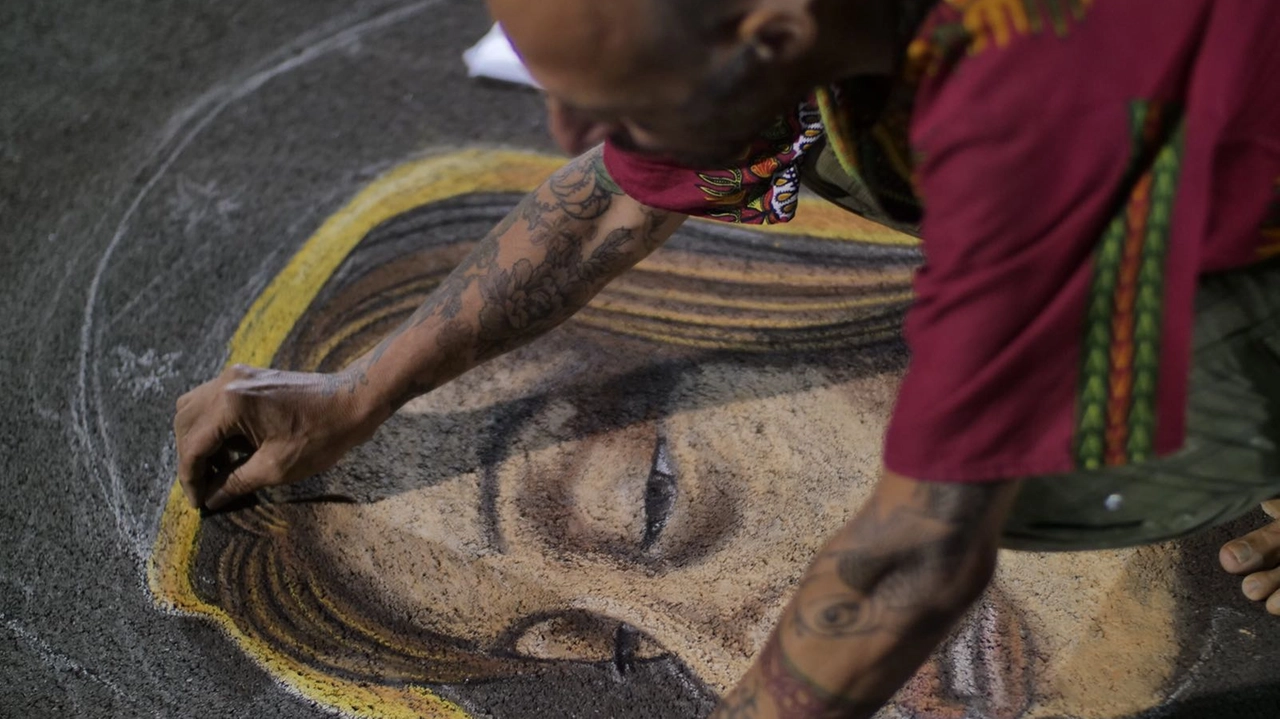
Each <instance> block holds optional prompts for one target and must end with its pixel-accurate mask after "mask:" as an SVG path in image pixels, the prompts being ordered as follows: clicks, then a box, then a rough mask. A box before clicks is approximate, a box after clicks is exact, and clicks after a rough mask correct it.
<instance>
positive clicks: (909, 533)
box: [712, 473, 1018, 719]
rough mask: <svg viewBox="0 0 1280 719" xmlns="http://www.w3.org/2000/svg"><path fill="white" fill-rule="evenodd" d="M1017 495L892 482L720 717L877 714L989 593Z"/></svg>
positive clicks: (833, 551)
mask: <svg viewBox="0 0 1280 719" xmlns="http://www.w3.org/2000/svg"><path fill="white" fill-rule="evenodd" d="M1017 487H1018V484H1017V483H1016V482H1001V483H994V484H932V483H927V482H916V481H914V480H911V479H907V478H905V477H901V476H898V475H894V474H891V473H887V474H886V475H885V477H884V479H882V480H881V482H880V484H879V486H878V487H877V488H876V491H875V493H874V494H873V495H872V497H871V499H870V500H868V501H867V504H866V505H865V506H864V507H863V508H862V510H861V511H860V512H859V513H858V514H857V515H856V516H855V517H854V518H853V519H852V520H850V521H849V523H848V524H846V525H845V526H844V528H843V529H841V530H840V532H839V533H837V534H836V536H835V537H834V538H832V539H831V541H830V542H829V543H828V544H827V546H826V547H825V548H823V550H822V551H821V552H820V553H819V554H818V557H817V559H816V560H815V561H814V563H813V565H812V566H811V567H810V568H809V571H808V573H807V574H805V576H804V578H803V579H802V580H801V582H800V587H799V589H798V590H797V592H796V594H795V596H794V597H792V599H791V602H790V604H789V605H788V606H787V608H786V610H785V611H784V612H783V615H782V619H781V621H780V622H779V623H778V626H777V627H775V628H774V631H773V634H772V635H771V636H770V638H769V641H768V642H767V643H766V645H765V648H764V650H763V651H762V652H761V653H760V656H759V657H758V658H757V659H756V662H755V664H754V665H753V666H752V667H751V670H750V671H749V672H748V673H747V675H746V676H745V677H744V678H743V679H742V681H740V682H739V683H738V686H737V687H736V688H735V689H734V690H733V691H732V692H730V693H729V694H728V695H726V696H725V697H724V699H723V700H722V701H721V703H720V705H719V707H718V708H717V709H716V711H715V713H714V714H713V715H712V717H713V719H809V718H811V717H821V718H822V719H837V718H839V719H860V718H862V717H871V716H872V715H874V714H875V713H876V711H877V710H878V709H879V708H880V707H881V706H882V705H884V703H885V702H887V701H888V700H889V699H890V697H892V696H893V694H894V692H896V691H897V690H898V688H899V687H900V686H901V685H902V684H903V683H904V682H906V681H907V679H909V678H910V677H911V675H912V674H913V673H914V672H915V671H916V669H917V668H919V666H920V665H921V664H922V663H923V662H924V661H925V660H926V659H927V658H928V656H929V654H930V653H931V652H932V651H933V649H934V648H935V647H936V646H937V645H938V643H939V642H941V641H942V640H943V639H944V638H945V637H946V634H947V632H948V631H949V630H950V628H951V626H952V625H953V624H954V623H955V622H956V621H957V620H958V619H959V618H960V617H961V616H962V615H963V614H964V613H965V611H966V610H967V609H968V607H969V606H970V605H971V604H972V603H973V602H974V601H976V600H977V598H978V597H979V596H980V595H981V594H982V592H983V590H984V589H985V588H986V586H987V584H988V582H989V581H990V579H991V575H992V573H993V572H994V571H995V565H996V549H997V546H998V542H999V537H1000V530H1001V528H1002V527H1003V525H1004V519H1005V516H1006V515H1007V514H1008V512H1009V508H1010V507H1011V505H1012V502H1013V499H1014V497H1015V496H1016V494H1017Z"/></svg>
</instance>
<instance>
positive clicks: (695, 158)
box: [610, 137, 751, 170]
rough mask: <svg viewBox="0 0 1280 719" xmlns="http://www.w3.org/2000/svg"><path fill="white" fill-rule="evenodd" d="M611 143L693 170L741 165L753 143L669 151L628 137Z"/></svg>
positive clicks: (626, 149) (728, 143)
mask: <svg viewBox="0 0 1280 719" xmlns="http://www.w3.org/2000/svg"><path fill="white" fill-rule="evenodd" d="M610 142H612V143H613V144H614V146H615V147H617V148H618V149H621V150H624V151H626V152H630V153H633V154H636V155H642V156H644V157H648V158H651V159H653V160H656V161H658V162H663V163H669V164H672V165H679V166H681V167H685V168H688V169H692V170H699V169H709V168H721V167H728V166H733V165H739V164H742V162H744V161H745V160H746V159H747V157H748V156H749V155H750V152H751V141H750V140H745V141H742V142H718V143H716V144H715V145H709V144H704V145H702V146H701V147H700V148H698V149H692V148H685V149H669V148H660V147H643V146H640V145H638V144H636V143H634V142H632V141H631V139H630V138H627V137H614V138H610Z"/></svg>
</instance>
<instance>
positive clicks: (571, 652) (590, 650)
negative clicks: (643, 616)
mask: <svg viewBox="0 0 1280 719" xmlns="http://www.w3.org/2000/svg"><path fill="white" fill-rule="evenodd" d="M514 650H515V653H516V654H519V655H521V656H525V657H529V658H531V659H545V660H558V661H580V662H609V663H611V664H612V665H613V667H614V669H616V670H617V671H618V673H619V674H626V673H628V672H630V671H631V669H632V668H633V667H634V666H635V663H636V662H638V661H643V660H646V659H654V658H656V657H660V656H662V655H663V654H665V653H666V652H664V651H663V649H662V647H661V646H659V645H658V643H657V642H655V641H654V640H653V639H651V638H650V637H649V636H648V635H647V634H645V633H644V632H642V631H640V630H639V629H636V628H635V627H632V626H631V625H629V624H626V623H625V622H619V621H617V620H616V619H609V618H608V617H602V616H600V615H597V614H591V613H589V612H565V613H560V614H554V615H551V616H544V617H539V618H537V619H535V620H533V621H532V622H531V623H529V624H528V625H527V626H525V627H524V628H523V629H521V630H519V634H518V636H516V638H515V642H514Z"/></svg>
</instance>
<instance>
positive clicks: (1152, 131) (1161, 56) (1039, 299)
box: [605, 0, 1280, 482]
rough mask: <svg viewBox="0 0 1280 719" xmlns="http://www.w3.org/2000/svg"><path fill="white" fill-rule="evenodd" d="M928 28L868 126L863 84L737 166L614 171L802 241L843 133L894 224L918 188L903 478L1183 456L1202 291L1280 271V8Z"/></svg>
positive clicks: (627, 186)
mask: <svg viewBox="0 0 1280 719" xmlns="http://www.w3.org/2000/svg"><path fill="white" fill-rule="evenodd" d="M926 10H928V8H926ZM913 27H914V28H915V30H916V34H915V38H914V40H913V41H912V42H910V44H909V46H908V48H907V50H906V52H905V55H906V58H907V60H906V62H905V63H904V66H903V70H902V73H901V76H900V77H899V78H898V81H897V82H896V84H895V85H894V86H893V88H892V89H891V90H889V91H888V92H887V93H885V95H884V97H879V98H877V99H876V101H875V102H876V105H875V106H876V108H877V110H878V112H877V114H876V118H877V119H876V120H875V121H874V122H868V121H866V119H865V118H866V117H867V113H866V107H865V105H864V106H859V104H858V102H859V98H860V97H861V95H860V94H859V90H860V89H865V88H867V87H875V85H867V84H866V83H865V81H860V82H859V83H855V84H852V85H848V84H847V85H845V86H843V87H841V88H834V89H828V90H827V91H825V92H827V93H829V94H826V95H824V94H823V91H820V92H819V96H820V97H819V99H822V100H825V104H824V107H823V109H824V112H822V113H821V119H822V123H820V125H819V126H815V123H814V122H813V119H814V115H815V114H816V113H817V109H816V104H819V103H805V104H804V105H802V106H801V107H800V108H799V110H798V112H797V113H796V115H795V117H789V118H784V119H783V120H782V121H780V125H779V126H778V127H776V128H774V130H773V131H771V133H770V137H768V138H762V140H761V142H760V143H758V144H757V146H756V147H755V148H753V152H752V156H751V158H750V159H749V160H748V161H745V162H744V163H743V165H742V166H741V167H732V168H714V169H708V170H702V171H692V170H688V169H684V168H680V167H678V166H675V165H672V164H668V163H664V162H661V161H656V160H653V159H651V158H643V157H639V156H637V155H633V154H629V153H625V152H622V151H620V150H619V149H617V148H614V147H611V146H607V147H606V153H605V161H606V164H607V166H608V169H609V171H610V173H611V174H612V175H613V177H614V179H615V181H617V183H618V184H619V185H620V186H621V187H622V188H623V189H624V190H625V191H626V192H627V193H628V194H630V195H631V196H632V197H635V198H636V199H637V200H639V201H641V202H644V203H646V204H650V205H652V206H655V207H660V208H663V209H668V210H672V211H678V212H684V213H687V214H692V215H699V216H708V217H715V218H717V219H727V220H731V221H740V222H779V221H786V220H788V219H790V216H791V214H793V213H794V211H795V204H794V194H795V184H796V183H795V180H796V177H795V167H796V165H797V163H798V162H799V160H800V158H801V157H802V156H803V155H804V153H805V152H806V151H807V149H808V148H810V147H811V146H812V145H813V142H814V140H815V138H817V137H819V136H820V135H821V134H822V133H823V132H824V131H825V133H826V134H827V136H828V138H827V139H828V141H829V142H831V143H832V144H833V146H834V147H836V148H838V149H839V150H840V155H841V159H842V160H843V164H844V165H845V166H846V168H848V169H849V170H850V171H851V172H853V173H855V174H856V175H857V176H859V177H860V178H862V179H863V181H864V182H865V183H866V184H867V185H868V187H870V189H871V190H872V191H873V194H874V195H875V196H876V197H877V198H879V200H880V203H881V206H882V208H883V209H885V210H886V211H887V212H888V213H889V214H891V215H893V216H894V217H895V218H896V219H902V220H906V221H910V220H912V219H913V218H912V217H910V214H911V212H912V203H910V202H909V200H910V199H911V198H910V197H907V196H906V195H909V194H910V190H914V194H915V196H916V197H917V198H918V199H919V201H920V203H921V204H922V205H923V207H924V212H923V221H922V227H921V234H922V236H923V248H924V255H925V262H924V264H923V266H922V267H921V268H920V270H919V272H918V273H917V276H916V280H915V292H916V300H915V303H914V305H913V307H912V309H911V311H910V312H909V314H908V317H907V323H906V338H907V341H908V343H909V345H910V346H911V349H912V359H911V364H910V367H909V369H908V372H907V375H906V378H905V379H904V382H903V385H902V388H901V391H900V394H899V398H898V405H897V408H896V410H895V413H894V417H893V421H892V422H891V424H890V427H889V431H888V436H887V439H886V448H885V463H886V465H887V466H888V468H889V469H891V470H893V471H895V472H898V473H901V474H904V475H907V476H910V477H915V478H919V479H926V480H936V481H956V482H968V481H986V480H996V479H1005V478H1015V477H1023V476H1032V475H1042V474H1052V473H1059V472H1065V471H1070V470H1073V469H1094V468H1098V467H1102V466H1106V465H1118V464H1127V463H1131V462H1138V461H1142V460H1145V459H1149V458H1151V457H1153V456H1155V455H1157V454H1164V453H1168V452H1171V451H1173V450H1176V449H1177V448H1179V447H1180V446H1181V444H1182V440H1183V434H1184V414H1185V407H1186V397H1187V378H1188V373H1189V362H1190V344H1191V329H1192V326H1193V322H1194V312H1193V300H1194V296H1195V290H1196V284H1197V278H1198V277H1199V275H1200V274H1202V273H1204V272H1212V271H1218V270H1225V269H1230V268H1237V267H1241V266H1245V265H1248V264H1250V263H1254V262H1257V261H1259V260H1260V259H1262V258H1265V257H1268V256H1272V255H1280V3H1277V2H1272V1H1271V0H1175V1H1170V0H951V1H949V2H940V3H937V4H936V5H935V6H933V7H932V9H931V10H929V11H928V14H927V17H925V18H924V20H923V21H922V22H919V23H917V24H914V25H913ZM788 130H789V132H788ZM895 178H896V179H895ZM904 188H907V190H905V191H904Z"/></svg>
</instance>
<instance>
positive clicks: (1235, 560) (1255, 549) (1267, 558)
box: [1218, 522, 1280, 574]
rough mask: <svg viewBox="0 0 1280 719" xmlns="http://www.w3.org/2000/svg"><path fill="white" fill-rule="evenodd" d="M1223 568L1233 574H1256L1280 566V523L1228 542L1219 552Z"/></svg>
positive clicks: (1219, 559)
mask: <svg viewBox="0 0 1280 719" xmlns="http://www.w3.org/2000/svg"><path fill="white" fill-rule="evenodd" d="M1218 561H1219V562H1220V563H1221V564H1222V568H1223V569H1225V570H1227V571H1228V572H1231V573H1232V574H1244V573H1246V572H1256V571H1258V570H1261V569H1271V568H1273V567H1275V566H1277V565H1280V522H1272V523H1271V524H1269V525H1267V526H1265V527H1263V528H1261V529H1257V530H1254V531H1252V532H1250V533H1248V534H1246V535H1245V536H1243V537H1241V538H1239V539H1235V540H1232V541H1230V542H1227V543H1226V544H1225V545H1223V547H1222V550H1221V551H1219V552H1218Z"/></svg>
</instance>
